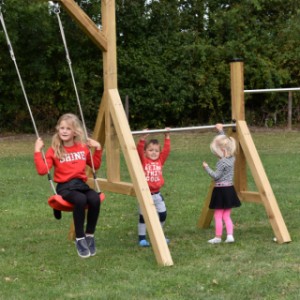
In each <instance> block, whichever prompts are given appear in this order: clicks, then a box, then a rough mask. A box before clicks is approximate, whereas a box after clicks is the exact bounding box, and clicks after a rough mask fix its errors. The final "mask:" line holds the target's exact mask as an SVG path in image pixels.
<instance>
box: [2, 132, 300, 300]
mask: <svg viewBox="0 0 300 300" xmlns="http://www.w3.org/2000/svg"><path fill="white" fill-rule="evenodd" d="M212 137H213V134H211V133H206V134H186V135H179V134H174V135H172V137H171V138H172V151H171V155H170V157H169V159H168V161H167V163H166V165H165V168H164V175H165V180H166V184H165V187H164V188H163V191H162V192H163V194H164V196H165V200H166V204H167V208H168V218H167V223H166V226H165V232H166V235H167V236H168V237H169V238H170V239H171V243H170V247H169V248H170V251H171V255H172V258H173V261H174V266H172V267H160V266H158V265H157V263H156V260H155V257H154V254H153V251H152V249H151V248H148V249H140V248H139V247H138V246H137V203H136V199H135V198H132V197H127V196H123V195H117V194H112V193H106V201H105V202H104V204H103V206H102V210H101V216H100V219H99V223H98V226H97V231H96V239H97V245H98V250H99V252H98V254H97V255H96V256H95V257H93V258H89V259H81V258H79V257H78V256H77V254H76V251H75V246H74V244H73V243H72V242H70V241H68V239H67V234H68V230H69V226H70V222H71V214H70V213H64V214H63V218H62V220H61V221H57V220H55V219H54V218H53V216H52V211H51V209H50V208H49V207H48V205H47V198H48V196H49V195H51V190H50V187H49V183H48V182H47V178H46V177H40V176H38V175H37V174H36V172H35V168H34V165H33V158H32V151H33V144H34V137H33V136H27V137H25V138H22V139H20V138H15V139H11V138H5V139H0V170H1V172H0V186H1V188H0V221H1V229H0V236H1V239H0V299H1V300H2V299H22V300H23V299H176V300H177V299H300V290H299V283H300V258H299V255H300V201H299V200H300V179H299V166H300V147H299V145H300V135H299V133H297V132H291V133H285V132H283V131H282V132H258V133H254V134H253V138H254V141H255V143H256V146H257V149H258V151H259V153H260V156H261V159H262V161H263V164H264V167H265V169H266V172H267V174H268V176H269V180H270V182H271V185H272V187H273V191H274V193H275V196H276V198H277V200H278V203H279V207H280V209H281V212H282V215H283V217H284V220H285V222H286V225H287V227H288V229H289V232H290V234H291V237H292V240H293V241H292V242H291V243H289V244H283V245H278V244H276V243H274V242H273V241H272V239H273V237H274V235H273V232H272V228H271V226H270V224H269V221H268V219H267V216H266V213H265V210H264V207H263V206H261V205H257V204H248V203H245V204H243V205H242V207H240V208H238V209H235V210H233V215H232V218H233V221H234V223H235V238H236V243H234V244H230V245H227V244H221V245H209V244H208V243H207V240H208V239H209V238H211V237H213V235H214V227H213V224H212V226H211V227H210V228H209V229H206V230H202V229H199V228H197V227H196V224H197V221H198V218H199V215H200V212H201V208H202V205H203V200H204V198H205V196H206V193H207V188H208V186H209V183H210V179H209V178H208V176H207V175H206V174H205V173H204V172H203V170H202V167H201V162H202V161H203V160H206V161H207V162H208V163H210V164H211V165H212V166H214V165H215V158H214V157H213V155H212V154H211V153H210V152H209V146H208V145H209V142H210V141H211V139H212ZM48 144H49V143H48ZM104 170H105V164H104V165H103V167H102V168H101V170H100V171H99V172H98V175H99V176H102V177H103V176H104V173H105V172H104ZM122 180H128V173H127V171H126V168H125V167H124V165H123V166H122ZM249 186H250V187H252V188H253V189H254V184H253V180H252V178H251V176H249Z"/></svg>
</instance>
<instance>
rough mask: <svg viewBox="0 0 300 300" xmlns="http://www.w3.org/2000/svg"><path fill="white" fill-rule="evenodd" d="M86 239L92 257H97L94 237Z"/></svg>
mask: <svg viewBox="0 0 300 300" xmlns="http://www.w3.org/2000/svg"><path fill="white" fill-rule="evenodd" d="M85 239H86V242H87V245H88V247H89V249H90V253H91V256H94V255H96V245H95V239H94V237H93V236H86V237H85Z"/></svg>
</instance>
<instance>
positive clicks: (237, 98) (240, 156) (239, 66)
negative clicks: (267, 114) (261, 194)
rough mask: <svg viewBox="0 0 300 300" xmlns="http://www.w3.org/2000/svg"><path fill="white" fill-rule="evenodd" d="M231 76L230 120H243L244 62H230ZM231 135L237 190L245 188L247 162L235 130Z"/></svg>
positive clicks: (244, 189) (237, 60)
mask: <svg viewBox="0 0 300 300" xmlns="http://www.w3.org/2000/svg"><path fill="white" fill-rule="evenodd" d="M230 77H231V116H232V120H235V121H240V120H241V121H242V120H245V100H244V63H243V61H242V60H239V59H235V60H234V61H232V62H231V63H230ZM232 136H233V137H234V138H235V140H236V141H237V153H236V163H235V177H234V185H235V188H236V190H237V191H246V190H247V163H246V159H245V155H244V153H243V150H242V149H241V147H240V144H239V140H238V139H239V136H238V134H237V132H233V133H232Z"/></svg>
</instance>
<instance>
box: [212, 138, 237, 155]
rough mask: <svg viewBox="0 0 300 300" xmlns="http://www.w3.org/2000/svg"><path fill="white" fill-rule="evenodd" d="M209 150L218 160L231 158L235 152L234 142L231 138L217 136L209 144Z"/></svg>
mask: <svg viewBox="0 0 300 300" xmlns="http://www.w3.org/2000/svg"><path fill="white" fill-rule="evenodd" d="M210 150H211V152H212V153H213V154H215V155H216V156H218V157H220V158H223V157H229V156H233V155H234V154H235V152H236V141H235V139H234V138H233V137H227V136H226V135H217V136H216V137H215V138H214V139H213V141H212V143H211V144H210ZM224 150H225V151H224Z"/></svg>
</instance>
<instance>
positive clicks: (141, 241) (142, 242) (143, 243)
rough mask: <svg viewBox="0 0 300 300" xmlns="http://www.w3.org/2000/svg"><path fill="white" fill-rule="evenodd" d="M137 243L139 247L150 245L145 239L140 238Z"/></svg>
mask: <svg viewBox="0 0 300 300" xmlns="http://www.w3.org/2000/svg"><path fill="white" fill-rule="evenodd" d="M139 245H140V246H141V247H149V246H150V244H149V242H148V241H147V240H140V241H139Z"/></svg>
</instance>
